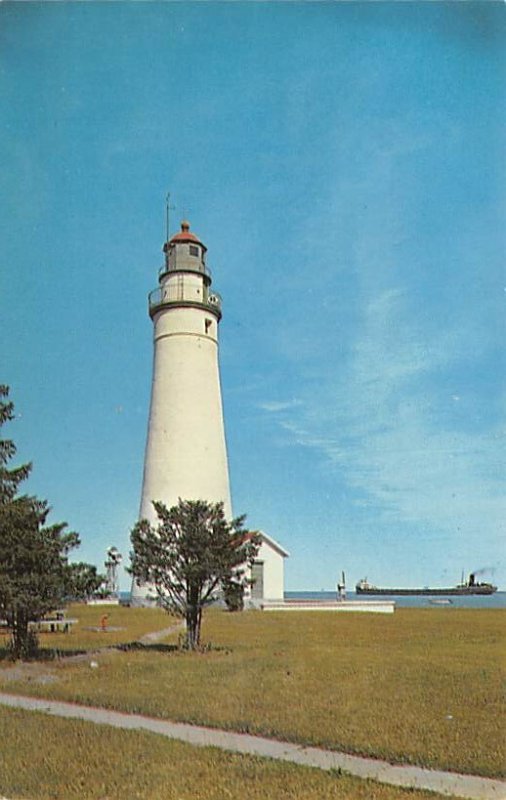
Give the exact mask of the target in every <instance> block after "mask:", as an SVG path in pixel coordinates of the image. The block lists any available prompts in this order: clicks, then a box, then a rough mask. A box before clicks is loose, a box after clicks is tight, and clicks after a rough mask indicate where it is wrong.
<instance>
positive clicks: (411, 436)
mask: <svg viewBox="0 0 506 800" xmlns="http://www.w3.org/2000/svg"><path fill="white" fill-rule="evenodd" d="M364 308H365V312H364V317H363V320H362V323H361V326H360V332H359V335H358V337H357V339H356V340H355V342H354V345H353V346H352V348H351V357H350V358H349V359H348V361H347V362H346V363H345V364H343V367H342V370H340V369H336V370H334V371H333V372H332V373H330V374H327V375H326V376H323V377H322V380H321V383H320V385H319V387H318V392H314V391H312V392H311V393H310V392H306V395H305V396H304V395H303V397H304V402H303V403H302V402H300V401H297V402H287V403H267V404H262V407H263V408H264V409H265V410H267V411H283V412H285V413H283V415H281V416H280V419H279V420H278V422H279V425H280V426H281V427H282V429H283V430H284V431H285V432H286V434H287V435H288V436H289V438H290V440H291V442H292V443H293V444H296V445H299V446H304V447H308V448H312V449H313V450H315V451H317V452H319V453H320V454H321V456H322V457H323V458H324V459H325V460H326V462H327V468H328V465H329V463H330V464H331V465H333V468H334V469H335V470H336V473H337V472H338V473H339V478H340V480H341V481H343V482H344V483H345V484H347V485H348V487H350V488H352V489H354V490H355V492H356V495H357V504H359V503H360V504H362V505H363V503H364V497H365V498H366V500H367V504H368V506H369V508H371V510H372V512H373V513H374V514H375V515H376V518H377V519H378V520H381V521H383V522H385V523H389V522H395V523H400V524H403V523H409V524H413V525H415V526H416V525H421V524H423V525H425V526H426V529H427V530H430V531H432V533H433V535H435V536H436V535H441V534H444V533H453V534H455V535H456V536H457V535H463V536H475V537H478V538H479V537H480V535H489V534H490V535H492V536H497V535H498V532H499V531H500V530H501V529H504V521H505V519H506V501H505V496H504V484H503V478H504V462H503V452H504V442H502V443H501V442H500V441H499V438H498V437H499V432H498V430H496V429H495V427H494V426H492V425H491V426H490V427H489V429H488V430H486V431H483V430H482V431H481V432H474V431H473V430H472V428H471V427H468V428H467V429H466V427H465V420H464V421H463V420H462V418H460V417H456V416H455V417H452V414H458V413H459V411H460V406H459V404H456V403H455V401H456V400H457V399H459V396H457V395H455V396H453V397H452V396H451V395H448V394H446V395H445V396H446V397H447V398H448V408H447V409H445V414H442V413H440V410H438V409H440V406H438V403H437V399H438V395H439V393H440V383H439V380H440V378H441V376H442V375H443V376H444V374H445V370H446V369H447V368H448V369H450V368H452V367H454V366H455V364H456V363H457V364H458V363H459V362H460V361H461V360H462V358H463V357H464V351H463V345H462V343H459V344H457V342H458V339H457V337H456V336H455V335H454V333H453V332H452V330H451V328H450V327H449V328H448V329H447V330H446V331H441V332H440V333H439V334H438V336H437V340H435V341H434V340H433V341H431V340H430V339H429V338H428V337H427V335H426V334H425V340H424V339H423V338H422V336H421V335H419V334H418V332H417V327H416V320H410V319H409V315H408V309H407V303H406V299H405V296H404V294H403V292H402V291H401V290H399V289H397V288H389V289H387V290H385V291H383V292H381V293H379V294H378V295H377V296H376V297H375V298H374V299H373V300H371V301H370V302H369V303H368V304H364Z"/></svg>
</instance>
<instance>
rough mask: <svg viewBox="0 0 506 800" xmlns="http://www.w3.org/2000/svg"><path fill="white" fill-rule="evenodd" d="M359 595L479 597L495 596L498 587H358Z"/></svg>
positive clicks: (356, 589)
mask: <svg viewBox="0 0 506 800" xmlns="http://www.w3.org/2000/svg"><path fill="white" fill-rule="evenodd" d="M355 591H356V593H357V594H368V595H388V596H394V595H403V596H410V595H418V596H419V595H423V596H425V597H437V596H441V595H444V596H445V597H446V596H450V597H452V596H460V597H462V596H467V595H473V594H479V595H489V594H494V592H496V591H497V586H490V585H485V586H454V587H453V589H378V588H376V587H369V588H360V587H359V586H357V587H356V588H355Z"/></svg>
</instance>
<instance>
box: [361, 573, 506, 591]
mask: <svg viewBox="0 0 506 800" xmlns="http://www.w3.org/2000/svg"><path fill="white" fill-rule="evenodd" d="M355 591H356V593H357V594H376V595H427V596H431V595H470V594H494V592H497V586H493V585H492V584H491V583H480V582H479V581H477V580H476V576H475V574H474V572H472V573H471V574H470V576H469V578H468V580H467V581H464V580H462V583H459V584H457V586H452V587H451V588H448V589H431V588H429V587H425V588H424V589H380V588H379V587H378V586H374V585H373V584H372V583H368V581H367V578H365V579H363V580H361V581H359V582H358V583H357V585H356V586H355Z"/></svg>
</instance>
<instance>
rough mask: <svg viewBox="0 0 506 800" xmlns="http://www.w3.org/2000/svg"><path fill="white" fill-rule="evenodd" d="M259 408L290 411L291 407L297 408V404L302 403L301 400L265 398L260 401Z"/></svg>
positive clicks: (269, 410) (270, 410) (271, 411)
mask: <svg viewBox="0 0 506 800" xmlns="http://www.w3.org/2000/svg"><path fill="white" fill-rule="evenodd" d="M257 405H258V408H260V409H261V410H262V411H268V412H270V413H278V412H280V411H288V410H289V409H292V408H296V407H297V406H300V405H302V402H301V401H300V400H295V399H293V400H287V401H283V400H281V401H279V400H271V401H269V400H264V401H263V402H261V403H258V404H257Z"/></svg>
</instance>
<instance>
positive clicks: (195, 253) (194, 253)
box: [190, 244, 199, 256]
mask: <svg viewBox="0 0 506 800" xmlns="http://www.w3.org/2000/svg"><path fill="white" fill-rule="evenodd" d="M198 254H199V249H198V247H196V246H195V245H194V244H191V245H190V255H191V256H198Z"/></svg>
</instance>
